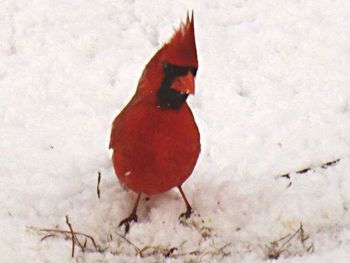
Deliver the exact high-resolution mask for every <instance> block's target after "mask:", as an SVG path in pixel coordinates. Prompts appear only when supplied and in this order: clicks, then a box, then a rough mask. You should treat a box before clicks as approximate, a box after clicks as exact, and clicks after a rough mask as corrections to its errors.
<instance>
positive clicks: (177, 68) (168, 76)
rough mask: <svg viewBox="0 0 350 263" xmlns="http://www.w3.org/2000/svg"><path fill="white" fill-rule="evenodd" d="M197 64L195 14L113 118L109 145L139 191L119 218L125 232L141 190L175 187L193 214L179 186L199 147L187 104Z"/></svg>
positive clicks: (121, 173) (123, 176)
mask: <svg viewBox="0 0 350 263" xmlns="http://www.w3.org/2000/svg"><path fill="white" fill-rule="evenodd" d="M197 69H198V61H197V51H196V43H195V37H194V25H193V13H192V16H191V18H189V15H188V14H187V20H186V23H181V25H180V28H179V29H178V30H177V31H175V33H174V35H173V36H172V38H171V39H170V41H169V42H168V43H166V44H164V45H163V47H162V48H161V49H160V50H158V52H157V53H156V54H155V55H154V56H153V58H152V59H151V60H150V61H149V62H148V64H147V65H146V67H145V69H144V71H143V73H142V76H141V78H140V80H139V83H138V86H137V90H136V93H135V95H134V96H133V97H132V99H131V101H130V102H129V103H128V104H127V105H126V107H125V108H124V109H123V110H122V111H121V112H120V114H119V115H118V116H117V117H116V118H115V120H114V121H113V125H112V132H111V138H110V144H109V148H110V149H112V150H113V156H112V160H113V166H114V169H115V172H116V174H117V176H118V178H119V179H120V181H121V182H122V183H123V184H124V185H125V186H126V187H127V188H130V189H131V190H133V191H134V192H136V193H138V196H137V200H136V203H135V206H134V208H133V210H132V212H131V214H130V216H129V217H127V218H126V219H124V220H122V221H121V222H120V226H121V225H125V230H126V232H127V231H128V229H129V223H130V222H132V221H137V215H136V210H137V206H138V203H139V201H140V197H141V194H142V193H143V194H146V195H154V194H159V193H163V192H165V191H168V190H170V189H171V188H173V187H177V188H178V189H179V190H180V193H181V195H182V197H183V199H184V201H185V203H186V208H187V210H186V212H185V213H183V214H181V216H182V217H185V218H188V217H189V216H190V215H191V212H192V208H191V206H190V204H189V203H188V201H187V199H186V197H185V194H184V192H183V191H182V189H181V185H182V184H183V182H184V181H185V180H186V179H187V178H188V177H189V176H190V175H191V173H192V171H193V169H194V167H195V165H196V162H197V159H198V156H199V152H200V140H199V137H200V136H199V131H198V127H197V125H196V122H195V120H194V117H193V114H192V112H191V109H190V107H189V106H188V104H187V103H186V99H187V97H188V95H190V94H194V89H195V85H194V78H195V76H196V73H197ZM181 216H180V217H181Z"/></svg>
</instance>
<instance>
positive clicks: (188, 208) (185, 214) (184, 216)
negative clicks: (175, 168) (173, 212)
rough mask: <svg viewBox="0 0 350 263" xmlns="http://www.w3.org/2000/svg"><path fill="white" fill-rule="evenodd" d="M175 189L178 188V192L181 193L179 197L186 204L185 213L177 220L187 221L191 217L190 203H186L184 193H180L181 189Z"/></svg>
mask: <svg viewBox="0 0 350 263" xmlns="http://www.w3.org/2000/svg"><path fill="white" fill-rule="evenodd" d="M177 188H179V191H180V193H181V196H182V198H183V199H184V201H185V204H186V212H184V213H182V214H181V215H180V217H179V219H180V220H181V219H182V218H184V219H187V218H189V217H190V216H191V214H192V212H193V210H192V207H191V206H190V203H189V202H188V201H187V198H186V196H185V193H184V192H183V191H182V188H181V186H178V187H177Z"/></svg>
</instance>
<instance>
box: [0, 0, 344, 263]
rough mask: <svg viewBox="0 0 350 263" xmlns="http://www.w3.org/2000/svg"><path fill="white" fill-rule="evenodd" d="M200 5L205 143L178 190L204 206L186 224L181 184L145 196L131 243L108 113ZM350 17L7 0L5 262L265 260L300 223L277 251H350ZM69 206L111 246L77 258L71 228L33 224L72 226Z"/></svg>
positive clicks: (331, 2)
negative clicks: (300, 235)
mask: <svg viewBox="0 0 350 263" xmlns="http://www.w3.org/2000/svg"><path fill="white" fill-rule="evenodd" d="M192 9H193V10H194V12H195V29H196V39H197V49H198V56H199V63H200V67H199V71H198V74H197V80H196V95H195V96H194V97H191V98H190V99H189V103H190V105H191V107H192V109H193V112H194V114H195V117H196V120H197V122H198V126H199V128H200V131H201V142H202V152H201V155H200V159H199V162H198V164H197V166H196V168H195V171H194V173H193V175H192V176H191V177H190V178H189V180H188V181H187V182H186V183H185V184H184V186H183V188H184V191H185V192H186V193H187V197H188V198H189V200H190V202H191V204H193V207H194V208H195V209H196V211H197V212H198V213H199V214H200V217H199V216H193V217H192V218H191V220H190V221H189V223H188V225H182V224H179V221H178V216H179V214H180V213H182V212H183V211H184V210H185V206H184V203H183V202H182V200H181V198H180V196H179V194H178V192H177V191H176V190H172V191H169V192H167V193H164V194H161V195H157V196H152V197H151V198H150V200H148V201H147V200H145V199H143V200H142V202H141V205H140V207H139V222H138V223H137V224H134V225H132V227H131V230H130V233H129V234H128V235H127V236H126V238H127V239H128V240H129V241H130V242H131V243H132V244H134V245H135V246H137V247H138V248H140V249H142V248H145V247H147V246H150V247H149V248H148V249H145V250H144V253H143V254H142V256H143V257H141V256H140V255H137V256H136V254H137V252H136V250H135V248H134V247H133V246H132V245H131V244H129V243H128V242H127V241H126V240H125V239H123V238H122V237H120V236H118V233H119V234H120V233H122V231H121V230H120V229H118V227H117V226H118V223H119V221H120V220H121V219H123V218H125V217H126V216H127V215H128V214H129V212H130V209H131V207H132V205H133V202H134V200H135V198H136V196H135V194H134V193H132V192H131V191H129V192H127V191H125V190H124V189H123V187H122V186H121V185H120V184H119V183H118V180H117V179H116V177H115V175H114V171H113V168H112V165H111V161H110V159H109V158H108V150H107V148H108V140H109V132H110V125H111V122H112V120H113V118H114V117H115V116H116V114H117V113H118V112H119V110H121V109H122V108H123V106H124V105H125V104H126V102H127V101H128V100H129V99H130V97H131V96H132V94H133V93H134V91H135V88H136V85H137V82H138V79H139V77H140V75H141V72H142V70H143V67H144V65H145V64H146V63H147V62H148V60H149V59H150V58H151V57H152V55H153V54H154V53H155V52H156V50H157V49H158V48H159V47H160V46H161V45H162V43H164V42H165V41H167V40H168V38H169V37H170V36H171V35H172V33H173V28H174V27H177V26H178V25H179V23H180V21H181V20H182V19H184V18H185V15H186V11H187V10H192ZM349 25H350V1H347V0H343V1H340V0H320V1H306V0H297V1H292V0H290V1H287V0H286V1H272V0H271V1H253V0H252V1H245V0H237V1H219V0H216V1H213V0H203V1H188V0H181V1H157V0H151V1H132V0H128V1H127V0H125V1H119V0H118V1H116V0H114V1H112V0H103V1H96V0H76V1H68V0H51V1H45V0H27V1H20V0H3V1H1V3H0V94H1V96H0V120H1V129H0V149H1V150H0V171H1V181H0V200H1V210H0V232H1V237H0V261H1V262H163V261H165V262H218V261H221V262H263V261H265V260H268V259H267V248H266V246H268V247H271V246H272V245H271V242H273V241H276V240H278V239H280V238H282V237H284V236H285V235H287V234H293V233H294V232H295V231H296V230H297V229H298V228H299V225H300V222H302V224H303V229H304V231H305V235H308V236H309V239H308V240H306V241H305V244H304V246H303V244H302V242H301V241H300V240H298V239H297V238H296V239H293V240H291V241H290V242H289V243H288V244H287V245H286V247H284V248H286V249H287V251H284V252H283V253H281V255H280V257H279V258H278V259H277V262H310V263H313V262H329V261H334V262H349V258H350V213H349V207H350V148H349V146H350V89H349V86H350V73H349V72H350V27H349ZM338 158H340V159H341V160H340V161H339V162H338V163H337V164H335V165H334V166H332V167H329V168H328V169H321V168H317V167H320V166H321V165H322V163H324V162H327V161H332V160H336V159H338ZM306 167H315V169H313V170H311V171H309V172H307V173H304V174H297V173H293V171H294V172H295V171H298V170H301V169H303V168H306ZM98 171H101V174H102V181H101V185H100V189H101V199H98V197H97V194H96V184H97V172H98ZM288 172H292V173H291V174H290V180H289V179H287V178H279V177H278V175H281V174H284V173H288ZM290 183H291V184H290ZM65 215H68V216H69V220H70V223H71V224H72V226H73V228H74V230H75V231H80V232H83V233H86V234H89V235H91V236H93V237H94V239H95V240H96V242H97V243H98V245H100V246H101V247H102V248H106V250H105V251H104V252H95V251H94V248H93V246H92V245H91V243H90V242H88V243H87V248H88V251H85V252H84V253H83V252H82V251H80V249H79V248H78V247H76V251H75V258H74V259H71V257H70V256H71V255H70V253H71V241H70V240H66V239H64V238H63V237H62V236H56V237H52V236H49V237H47V238H45V239H44V240H42V241H41V240H40V239H41V238H42V237H43V236H44V235H45V233H39V232H38V231H33V230H31V229H30V228H28V227H30V226H34V227H38V228H55V227H57V228H59V229H63V230H68V226H67V225H66V223H65ZM83 241H84V240H83V239H82V242H83ZM311 245H313V249H311V248H310V251H309V252H308V251H307V248H308V247H310V246H311ZM175 247H176V248H177V250H174V251H172V253H170V254H169V255H168V257H165V256H164V254H166V253H165V252H166V251H168V252H169V249H171V248H175ZM164 251H165V252H164ZM312 251H313V252H312Z"/></svg>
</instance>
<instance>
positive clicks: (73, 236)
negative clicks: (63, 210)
mask: <svg viewBox="0 0 350 263" xmlns="http://www.w3.org/2000/svg"><path fill="white" fill-rule="evenodd" d="M66 224H67V225H68V227H69V230H70V233H71V235H72V258H74V249H75V235H74V232H73V228H72V225H71V224H70V223H69V220H68V216H67V215H66Z"/></svg>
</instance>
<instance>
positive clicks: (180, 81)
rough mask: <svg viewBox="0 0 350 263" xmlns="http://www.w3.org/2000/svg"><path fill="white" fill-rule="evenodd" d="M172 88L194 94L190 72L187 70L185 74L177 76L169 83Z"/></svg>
mask: <svg viewBox="0 0 350 263" xmlns="http://www.w3.org/2000/svg"><path fill="white" fill-rule="evenodd" d="M171 87H172V88H173V89H176V90H178V91H180V92H182V93H184V94H192V95H193V94H194V77H193V75H192V73H191V72H188V73H187V74H186V75H185V76H181V77H178V78H177V79H175V81H174V82H173V84H172V85H171Z"/></svg>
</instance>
